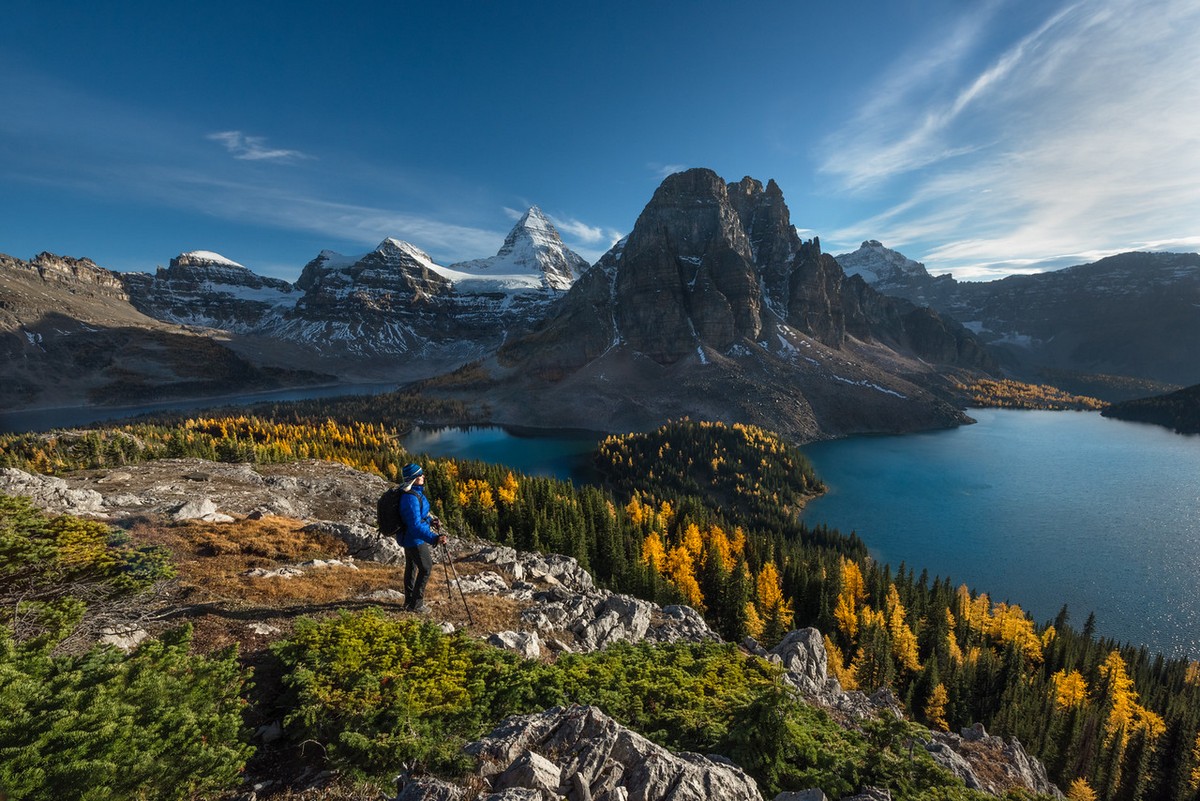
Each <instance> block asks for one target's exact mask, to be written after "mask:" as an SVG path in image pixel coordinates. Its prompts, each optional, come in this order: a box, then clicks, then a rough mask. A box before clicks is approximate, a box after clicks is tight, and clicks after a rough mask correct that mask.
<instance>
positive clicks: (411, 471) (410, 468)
mask: <svg viewBox="0 0 1200 801" xmlns="http://www.w3.org/2000/svg"><path fill="white" fill-rule="evenodd" d="M424 474H425V471H424V470H422V469H421V465H419V464H415V463H412V462H410V463H408V464H406V465H404V469H403V470H401V471H400V477H401V479H403V481H404V483H405V484H410V483H412V481H413V480H414V479H415V478H416V477H417V476H420V475H424Z"/></svg>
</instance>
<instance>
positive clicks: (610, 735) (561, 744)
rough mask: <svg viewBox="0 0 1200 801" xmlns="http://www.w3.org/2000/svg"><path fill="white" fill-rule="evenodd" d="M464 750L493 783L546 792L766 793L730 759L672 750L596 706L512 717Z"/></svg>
mask: <svg viewBox="0 0 1200 801" xmlns="http://www.w3.org/2000/svg"><path fill="white" fill-rule="evenodd" d="M466 750H467V752H468V753H469V754H471V755H472V756H474V757H475V758H476V759H477V760H478V761H479V772H480V773H481V774H482V775H483V776H485V777H487V778H490V779H491V781H492V787H493V788H494V789H497V790H506V789H511V788H518V787H522V788H525V789H530V790H533V791H535V792H537V793H538V794H539V795H538V797H539V798H543V799H552V798H561V797H563V796H566V797H568V798H572V799H581V798H591V799H593V801H617V799H628V798H642V799H651V798H653V799H664V801H687V800H688V799H696V801H701V799H703V800H704V801H707V799H713V798H720V799H725V800H727V801H738V799H745V801H759V799H760V798H761V795H760V794H759V791H758V786H757V785H756V784H755V783H754V780H753V779H751V778H750V777H749V776H748V775H747V774H746V773H745V771H743V770H742V769H741V768H739V767H737V766H736V765H734V764H732V763H731V762H729V761H728V760H726V759H724V758H722V757H716V756H711V757H706V756H701V755H699V754H691V753H686V752H685V753H679V754H674V753H672V752H670V751H668V750H667V749H665V748H663V747H661V746H658V745H655V744H654V743H652V742H650V741H649V740H647V739H646V738H645V737H642V736H641V735H639V734H637V733H635V732H632V731H630V730H629V729H626V728H624V727H623V726H620V725H619V724H617V723H616V722H615V721H614V720H613V719H612V718H610V717H608V716H607V715H605V714H604V713H603V712H601V711H600V710H599V709H597V708H596V707H590V706H584V707H569V708H561V707H556V708H554V709H549V710H546V711H545V712H542V713H539V714H535V715H521V716H516V717H512V718H508V719H507V720H505V721H504V722H503V723H502V724H501V725H500V726H499V727H497V728H496V729H495V730H494V731H492V732H491V733H490V734H488V735H487V736H486V737H484V738H483V739H482V740H479V741H477V742H474V743H471V744H470V745H468V746H467V749H466ZM585 793H586V795H585Z"/></svg>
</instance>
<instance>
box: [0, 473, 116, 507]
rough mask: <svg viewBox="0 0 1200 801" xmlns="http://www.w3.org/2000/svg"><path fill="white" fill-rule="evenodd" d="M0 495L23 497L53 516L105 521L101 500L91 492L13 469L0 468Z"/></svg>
mask: <svg viewBox="0 0 1200 801" xmlns="http://www.w3.org/2000/svg"><path fill="white" fill-rule="evenodd" d="M0 492H3V493H4V494H5V495H24V496H26V497H28V498H29V499H30V500H31V501H33V504H34V506H37V507H38V508H39V509H43V510H45V511H47V512H50V513H52V514H69V515H81V516H92V517H105V516H107V515H106V512H105V509H104V497H103V496H102V495H101V494H100V493H99V492H96V491H95V490H92V489H84V488H79V489H74V488H72V487H71V485H70V484H68V483H67V482H66V481H65V480H63V479H61V478H55V477H54V476H44V475H41V474H39V473H26V472H25V471H23V470H17V469H16V468H13V467H4V468H0Z"/></svg>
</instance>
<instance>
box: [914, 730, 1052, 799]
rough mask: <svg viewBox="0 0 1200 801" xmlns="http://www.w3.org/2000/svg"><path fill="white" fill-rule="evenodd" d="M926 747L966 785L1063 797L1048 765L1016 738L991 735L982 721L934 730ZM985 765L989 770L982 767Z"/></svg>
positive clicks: (987, 790) (1000, 792)
mask: <svg viewBox="0 0 1200 801" xmlns="http://www.w3.org/2000/svg"><path fill="white" fill-rule="evenodd" d="M926 750H927V751H929V754H930V756H932V757H933V759H934V761H935V762H937V763H938V764H939V765H941V766H942V767H944V768H946V769H947V770H949V771H950V772H951V773H953V774H954V775H956V776H958V777H959V778H961V779H962V780H963V782H964V783H965V784H966V785H967V787H969V788H971V789H973V790H982V791H983V792H985V793H990V794H992V795H998V796H1002V795H1004V794H1005V793H1007V792H1008V791H1009V790H1024V791H1028V792H1032V793H1037V794H1039V795H1050V796H1054V797H1055V798H1061V797H1062V791H1060V790H1059V789H1058V787H1057V786H1055V785H1054V783H1053V782H1051V781H1050V778H1049V776H1048V775H1047V774H1046V766H1045V765H1043V764H1042V763H1041V761H1040V760H1038V759H1036V758H1035V757H1032V756H1030V755H1029V754H1028V753H1027V752H1026V751H1025V747H1024V746H1022V745H1021V742H1020V740H1018V739H1017V738H1015V737H1009V738H1004V737H996V736H993V735H989V734H988V733H987V731H985V730H984V728H983V726H982V725H980V724H975V725H974V726H971V727H968V728H964V729H963V730H962V734H961V735H959V734H951V733H949V732H934V733H933V739H932V740H931V741H930V743H929V744H928V745H926ZM983 766H986V770H981V769H980V768H982V767H983Z"/></svg>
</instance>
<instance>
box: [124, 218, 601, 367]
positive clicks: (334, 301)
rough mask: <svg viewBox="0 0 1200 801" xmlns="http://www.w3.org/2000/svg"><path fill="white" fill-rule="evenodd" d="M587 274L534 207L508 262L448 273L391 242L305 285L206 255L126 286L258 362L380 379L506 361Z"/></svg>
mask: <svg viewBox="0 0 1200 801" xmlns="http://www.w3.org/2000/svg"><path fill="white" fill-rule="evenodd" d="M587 268H588V264H587V262H586V261H585V260H584V259H583V258H581V257H580V256H578V255H577V254H575V253H574V252H573V251H571V250H569V249H568V248H567V247H566V246H565V245H563V242H562V239H561V238H560V237H559V235H558V232H557V231H556V230H555V228H554V226H553V224H551V222H550V221H549V220H548V219H547V218H546V216H545V215H544V214H542V212H541V211H540V210H539V209H537V208H536V207H534V208H531V209H529V211H528V212H526V213H525V215H524V216H522V217H521V219H520V220H519V221H518V222H517V224H516V225H515V226H514V227H513V229H512V231H511V232H510V233H509V235H508V237H507V239H506V240H505V242H504V245H503V246H502V247H501V249H500V252H499V253H498V254H497V255H495V256H493V257H491V258H488V259H478V260H475V261H469V262H462V263H460V264H452V265H450V266H449V267H443V266H441V265H438V264H436V263H434V261H433V259H431V258H430V257H429V255H428V254H426V253H425V252H424V251H422V250H421V249H419V248H417V247H416V246H414V245H411V244H409V243H407V242H401V241H399V240H397V239H385V240H384V241H383V242H381V243H380V244H379V247H377V248H375V250H373V251H371V252H370V253H366V254H363V255H360V256H343V255H342V254H340V253H335V252H333V251H331V250H324V251H321V253H320V254H318V255H317V257H316V258H314V259H313V260H312V261H310V262H309V263H308V264H307V265H305V267H304V270H303V272H302V273H301V275H300V279H299V280H298V281H297V282H296V283H295V284H294V285H292V284H289V283H287V282H286V281H280V280H278V279H271V278H262V277H260V276H258V275H255V274H254V273H253V272H251V271H250V270H248V269H246V268H245V267H243V266H242V265H240V264H237V263H235V262H232V261H230V260H228V259H225V258H224V257H222V256H220V255H218V254H215V253H206V252H198V253H185V254H183V255H181V256H179V257H178V258H175V259H172V260H171V264H170V266H169V267H167V268H166V269H159V271H158V272H157V273H156V274H155V275H148V274H144V273H131V274H127V275H125V276H123V280H124V283H125V285H126V287H127V288H128V292H129V297H130V301H131V302H132V303H133V305H134V306H135V307H136V308H137V309H138V310H139V311H142V312H143V313H145V314H147V315H148V316H150V317H154V318H156V319H159V320H166V321H170V322H177V323H180V324H184V325H198V326H204V327H207V328H216V329H222V330H225V331H228V332H230V333H231V334H235V335H237V338H238V343H239V344H240V346H241V347H242V348H256V349H257V350H258V352H259V353H264V354H265V353H269V352H270V350H271V348H270V345H271V344H272V343H276V344H282V345H285V346H292V347H295V348H299V349H301V350H303V351H306V352H307V353H308V356H309V358H312V359H316V360H317V363H318V364H321V365H322V366H323V368H324V369H328V370H330V371H333V372H336V373H338V374H339V375H343V376H347V375H350V376H354V377H357V378H365V379H372V378H374V379H378V378H381V377H387V378H395V377H405V376H407V377H415V376H419V375H428V374H429V373H430V372H433V371H437V370H441V369H446V368H447V367H455V366H457V365H459V364H461V363H463V362H464V361H468V360H470V359H475V358H479V357H480V356H482V355H486V354H488V353H491V352H493V351H495V349H496V348H498V347H499V346H500V344H501V343H502V342H503V341H504V338H505V336H506V335H507V333H508V332H509V331H511V330H514V329H515V330H521V329H523V328H525V327H527V326H528V325H529V324H530V323H531V322H532V321H533V320H534V319H537V318H540V317H541V316H542V315H543V314H544V312H545V307H546V305H547V304H548V303H550V302H551V301H553V300H554V299H555V298H557V297H559V296H560V295H561V294H562V293H563V292H565V291H566V290H567V289H568V288H570V286H571V284H572V283H573V282H574V280H575V278H576V277H577V276H578V275H579V274H581V273H582V272H583V271H584V270H586V269H587Z"/></svg>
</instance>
